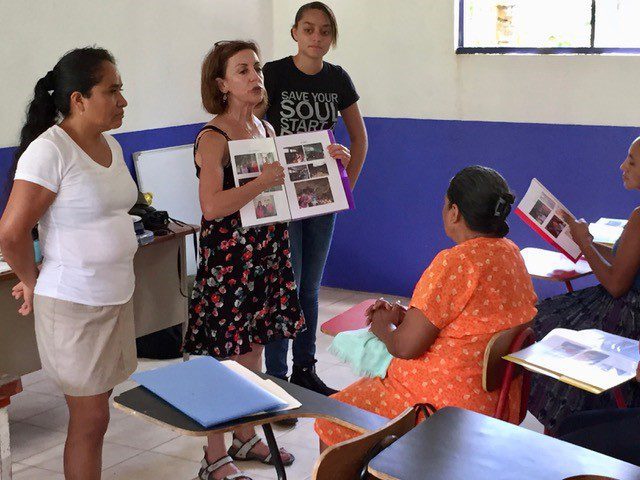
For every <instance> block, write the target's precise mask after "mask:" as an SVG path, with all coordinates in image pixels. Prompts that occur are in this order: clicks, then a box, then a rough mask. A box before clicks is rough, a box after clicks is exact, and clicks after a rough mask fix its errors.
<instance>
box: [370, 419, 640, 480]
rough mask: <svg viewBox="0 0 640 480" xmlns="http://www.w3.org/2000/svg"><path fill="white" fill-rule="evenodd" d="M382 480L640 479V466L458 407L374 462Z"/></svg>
mask: <svg viewBox="0 0 640 480" xmlns="http://www.w3.org/2000/svg"><path fill="white" fill-rule="evenodd" d="M369 472H370V473H371V474H372V475H375V476H376V478H379V479H383V480H422V479H425V480H426V479H429V480H469V479H473V480H513V479H537V480H538V479H539V480H542V479H549V480H563V479H566V478H569V477H572V476H575V475H581V474H583V475H584V474H590V475H603V476H605V477H612V478H614V479H617V480H638V479H640V467H636V466H635V465H631V464H630V463H626V462H622V461H620V460H616V459H614V458H611V457H607V456H606V455H602V454H600V453H596V452H592V451H591V450H587V449H586V448H582V447H578V446H576V445H572V444H570V443H567V442H563V441H561V440H558V439H556V438H552V437H549V436H546V435H541V434H539V433H536V432H533V431H531V430H527V429H525V428H522V427H518V426H515V425H511V424H510V423H506V422H503V421H500V420H496V419H495V418H491V417H487V416H485V415H481V414H479V413H475V412H470V411H468V410H462V409H459V408H453V407H448V408H443V409H442V410H439V411H438V412H437V413H436V414H435V415H433V416H432V417H431V418H429V419H427V420H426V421H424V422H422V423H421V424H419V425H418V426H417V427H415V428H414V429H413V430H411V431H410V432H408V433H407V434H406V435H404V436H403V437H402V438H400V439H399V440H398V441H396V442H395V443H393V444H392V445H391V446H389V447H388V448H386V449H385V450H383V451H382V452H381V453H380V454H379V455H378V456H376V457H375V458H374V459H373V460H372V461H371V463H370V464H369Z"/></svg>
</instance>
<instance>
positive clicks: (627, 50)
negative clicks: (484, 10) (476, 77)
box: [455, 0, 640, 55]
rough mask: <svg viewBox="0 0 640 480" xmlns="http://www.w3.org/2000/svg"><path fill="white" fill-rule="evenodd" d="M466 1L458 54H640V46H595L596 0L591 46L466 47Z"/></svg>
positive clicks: (461, 15) (460, 21)
mask: <svg viewBox="0 0 640 480" xmlns="http://www.w3.org/2000/svg"><path fill="white" fill-rule="evenodd" d="M464 2H465V0H458V45H457V47H456V49H455V53H456V54H463V55H465V54H476V53H478V54H494V55H495V54H532V55H571V54H582V55H601V54H607V53H618V54H640V47H606V48H604V47H594V46H593V45H594V42H595V29H596V0H591V38H590V45H591V46H589V47H465V46H464V12H465V9H464Z"/></svg>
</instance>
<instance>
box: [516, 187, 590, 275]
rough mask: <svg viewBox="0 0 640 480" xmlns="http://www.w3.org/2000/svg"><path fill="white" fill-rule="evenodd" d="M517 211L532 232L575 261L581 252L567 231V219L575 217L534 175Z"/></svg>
mask: <svg viewBox="0 0 640 480" xmlns="http://www.w3.org/2000/svg"><path fill="white" fill-rule="evenodd" d="M516 214H517V215H518V216H519V217H520V218H522V220H524V222H525V223H526V224H527V225H529V226H530V227H531V228H532V229H533V230H534V231H535V232H537V233H538V234H539V235H540V236H541V237H542V238H544V239H545V240H546V241H547V242H549V243H550V244H551V245H553V246H554V247H555V248H556V249H558V250H559V251H560V252H562V253H564V254H565V255H566V256H567V257H568V258H570V259H571V260H572V261H573V262H574V263H575V262H577V261H578V258H580V255H581V254H582V252H581V251H580V247H578V245H577V244H576V242H574V241H573V238H572V237H571V233H570V232H569V224H568V223H567V222H568V219H570V218H573V219H575V217H574V216H573V215H572V214H571V212H569V209H568V208H567V207H565V206H564V205H563V204H562V203H561V202H560V201H559V200H558V199H557V198H556V197H554V196H553V195H552V194H551V192H550V191H549V190H547V189H546V188H545V187H544V185H542V184H541V183H540V182H539V181H538V180H537V179H536V178H534V179H533V180H531V184H530V185H529V189H528V190H527V193H526V194H525V196H524V197H523V198H522V200H521V201H520V203H519V204H518V206H517V207H516Z"/></svg>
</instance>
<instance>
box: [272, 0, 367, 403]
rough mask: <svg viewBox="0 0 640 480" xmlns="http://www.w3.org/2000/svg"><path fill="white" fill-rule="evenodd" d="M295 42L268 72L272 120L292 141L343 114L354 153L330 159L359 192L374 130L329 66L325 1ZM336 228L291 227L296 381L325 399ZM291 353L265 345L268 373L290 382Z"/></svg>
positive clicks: (301, 23) (330, 22)
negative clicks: (324, 352) (328, 274)
mask: <svg viewBox="0 0 640 480" xmlns="http://www.w3.org/2000/svg"><path fill="white" fill-rule="evenodd" d="M291 36H292V37H293V39H294V40H295V41H296V42H297V44H298V53H297V54H296V55H294V56H292V57H285V58H283V59H281V60H277V61H274V62H269V63H267V64H266V65H265V67H264V75H265V87H266V89H267V93H268V95H269V107H268V110H267V112H266V118H267V120H268V121H269V122H270V123H271V124H272V125H273V126H274V129H275V131H276V133H277V135H286V134H293V133H300V132H308V131H318V130H326V129H333V127H334V125H335V123H336V121H337V119H338V112H339V113H340V115H342V119H343V121H344V123H345V126H346V127H347V132H348V134H349V141H350V150H349V149H348V148H346V147H345V146H343V145H339V144H334V145H331V146H329V147H328V153H329V154H330V155H331V156H332V157H333V158H336V159H338V160H340V161H341V162H342V164H343V166H344V167H345V168H346V170H347V174H348V176H349V180H350V183H351V187H352V188H353V186H354V185H355V183H356V181H357V179H358V175H359V174H360V170H361V169H362V164H363V163H364V158H365V155H366V152H367V132H366V129H365V126H364V122H363V120H362V115H361V114H360V110H359V108H358V103H357V101H358V98H359V97H358V94H357V92H356V90H355V88H354V86H353V83H352V82H351V78H350V77H349V75H348V74H347V73H346V72H345V71H344V69H342V68H341V67H339V66H337V65H332V64H330V63H328V62H325V61H324V60H323V59H324V56H325V55H326V54H327V52H328V51H329V48H330V47H331V46H332V45H334V46H335V45H336V43H337V39H338V26H337V23H336V19H335V16H334V14H333V12H332V11H331V9H330V8H329V7H328V6H326V5H325V4H324V3H322V2H311V3H307V4H306V5H303V6H302V7H300V9H299V10H298V12H297V14H296V17H295V22H294V24H293V27H292V28H291ZM301 181H304V180H301ZM334 222H335V214H328V215H322V216H319V217H313V218H308V219H304V220H298V221H295V222H291V223H290V225H289V236H290V241H291V257H292V261H293V268H294V272H295V276H296V282H297V285H298V293H299V297H300V305H301V307H302V310H303V312H304V316H305V320H306V325H307V329H306V331H305V332H303V333H300V334H298V336H297V337H296V338H295V340H294V341H293V372H292V375H291V379H290V380H291V382H293V383H296V384H298V385H301V386H303V387H305V388H308V389H311V390H314V391H316V392H318V393H322V394H325V395H329V394H332V393H335V390H333V389H331V388H329V387H327V386H326V385H325V384H324V382H322V380H320V378H318V376H317V375H316V373H315V368H314V364H315V362H316V360H315V351H316V328H317V323H318V292H319V289H320V282H321V280H322V273H323V271H324V266H325V263H326V261H327V255H328V253H329V246H330V245H331V237H332V235H333V226H334ZM287 350H288V342H287V340H281V341H275V342H272V343H270V344H269V345H267V346H266V349H265V358H266V366H267V373H269V374H271V375H274V376H277V377H280V378H285V377H286V375H287V360H286V359H287Z"/></svg>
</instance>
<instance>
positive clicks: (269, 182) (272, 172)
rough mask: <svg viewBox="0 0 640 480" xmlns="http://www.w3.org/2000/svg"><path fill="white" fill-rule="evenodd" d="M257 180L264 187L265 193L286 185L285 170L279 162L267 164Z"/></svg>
mask: <svg viewBox="0 0 640 480" xmlns="http://www.w3.org/2000/svg"><path fill="white" fill-rule="evenodd" d="M257 180H258V181H259V182H260V184H261V185H262V190H263V191H264V190H269V189H270V188H273V187H277V186H280V185H282V184H283V183H284V168H282V165H280V163H278V162H274V163H265V164H264V165H263V166H262V173H261V174H260V175H259V176H258V178H257Z"/></svg>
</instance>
